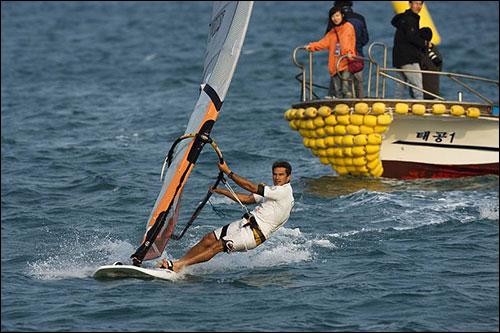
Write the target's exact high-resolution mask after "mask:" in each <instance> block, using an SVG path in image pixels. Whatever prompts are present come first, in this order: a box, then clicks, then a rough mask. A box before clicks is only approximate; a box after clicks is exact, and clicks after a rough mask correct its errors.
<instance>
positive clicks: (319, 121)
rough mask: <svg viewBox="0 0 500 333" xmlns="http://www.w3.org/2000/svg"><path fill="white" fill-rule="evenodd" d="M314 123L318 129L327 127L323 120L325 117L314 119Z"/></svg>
mask: <svg viewBox="0 0 500 333" xmlns="http://www.w3.org/2000/svg"><path fill="white" fill-rule="evenodd" d="M313 122H314V126H316V128H318V127H324V126H325V121H324V120H323V117H321V116H318V117H316V118H314V120H313Z"/></svg>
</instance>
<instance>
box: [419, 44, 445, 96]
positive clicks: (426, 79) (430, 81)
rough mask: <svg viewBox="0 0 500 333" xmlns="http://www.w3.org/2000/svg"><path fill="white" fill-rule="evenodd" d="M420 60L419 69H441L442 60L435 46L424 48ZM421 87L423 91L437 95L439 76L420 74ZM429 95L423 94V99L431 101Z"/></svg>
mask: <svg viewBox="0 0 500 333" xmlns="http://www.w3.org/2000/svg"><path fill="white" fill-rule="evenodd" d="M421 57H422V58H421V59H420V69H422V70H426V71H439V72H440V71H441V69H442V68H443V58H442V56H441V54H440V53H439V51H438V49H437V46H435V45H433V46H432V48H430V49H429V48H426V50H425V51H424V52H423V53H422V55H421ZM422 87H423V88H424V90H427V91H428V92H431V93H433V94H435V95H439V94H440V92H439V90H440V89H439V75H433V74H428V73H422ZM433 98H434V97H432V96H431V95H429V94H426V93H424V99H433Z"/></svg>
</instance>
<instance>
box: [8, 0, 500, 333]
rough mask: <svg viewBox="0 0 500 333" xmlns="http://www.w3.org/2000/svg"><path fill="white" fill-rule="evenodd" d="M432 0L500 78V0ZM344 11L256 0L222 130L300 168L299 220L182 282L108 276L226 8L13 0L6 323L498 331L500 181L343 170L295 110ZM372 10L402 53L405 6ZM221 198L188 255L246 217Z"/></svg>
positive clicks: (231, 149) (203, 178) (241, 158)
mask: <svg viewBox="0 0 500 333" xmlns="http://www.w3.org/2000/svg"><path fill="white" fill-rule="evenodd" d="M426 3H427V4H428V7H429V10H430V11H431V14H432V17H433V20H434V23H435V24H436V26H437V27H438V30H439V32H440V34H441V37H442V39H443V42H442V44H441V45H440V49H441V52H442V53H443V56H444V59H445V70H447V71H451V72H461V73H469V74H475V75H480V76H485V77H488V78H492V79H496V80H498V73H499V68H498V64H499V59H498V54H499V50H498V43H499V37H498V31H499V23H498V22H499V21H498V13H499V10H498V2H486V1H481V2H446V1H436V2H426ZM330 5H331V2H314V1H308V2H257V3H256V4H255V6H254V13H253V16H252V18H251V21H250V26H249V29H248V34H247V39H246V41H245V44H244V47H243V51H242V54H241V57H240V62H239V65H238V67H237V70H236V73H235V75H234V77H233V83H232V85H231V87H230V89H229V92H228V94H227V97H226V101H225V103H224V107H223V110H222V112H221V114H220V117H219V120H218V122H217V123H216V125H215V127H214V130H213V132H212V136H213V138H214V139H215V140H216V141H217V143H218V145H219V146H220V148H221V149H222V151H223V153H224V156H225V158H226V159H227V161H228V163H229V165H230V167H231V168H232V169H233V170H234V171H235V172H237V173H239V174H241V175H243V176H245V177H247V178H249V179H251V180H253V181H255V182H260V181H264V182H267V183H270V182H271V181H272V180H271V170H270V166H271V163H272V162H273V161H274V160H275V159H277V158H285V159H288V160H289V161H290V162H291V163H292V165H293V168H294V173H293V180H292V186H293V188H294V193H295V202H296V204H295V207H294V209H293V211H292V215H291V217H290V220H289V221H288V223H287V224H286V225H285V226H284V227H283V228H282V229H280V230H279V231H278V232H277V233H276V234H275V235H273V237H272V238H271V239H269V240H268V241H266V242H265V243H264V244H263V245H262V246H260V247H258V248H257V249H255V250H253V251H250V252H247V253H236V254H231V255H227V254H220V255H218V256H216V257H215V258H214V259H213V260H212V261H210V262H207V263H204V264H200V265H197V266H192V267H189V268H188V269H187V270H186V272H184V273H183V274H182V275H181V277H180V278H179V279H178V280H176V281H174V282H166V281H158V280H154V281H144V280H136V279H124V280H113V281H97V280H95V279H94V278H93V277H92V274H93V272H94V270H95V269H96V268H97V267H98V266H100V265H103V264H109V263H112V262H114V261H116V260H127V258H128V257H129V256H130V254H131V253H132V252H133V251H134V250H135V248H136V247H137V246H138V245H139V242H140V240H141V238H142V236H143V233H144V230H145V224H146V220H147V218H148V216H149V213H150V210H151V209H152V207H153V204H154V201H155V200H156V197H157V195H158V192H159V190H160V187H161V182H160V180H159V177H160V171H161V164H162V161H163V158H164V157H165V154H166V152H167V151H168V149H169V148H170V145H171V144H172V142H173V141H174V140H175V139H176V138H177V137H178V136H180V135H181V134H182V133H183V132H184V129H185V126H186V124H187V120H188V118H189V115H190V113H191V111H192V109H193V107H194V104H195V102H196V99H197V94H198V88H199V83H200V80H201V74H202V71H203V55H204V52H205V46H206V39H207V26H208V23H209V22H208V21H209V16H210V13H211V4H210V3H209V2H2V3H1V15H2V31H1V34H2V55H1V59H2V68H1V83H2V84H1V103H2V107H1V117H2V118H1V192H2V201H1V226H2V232H1V237H2V238H1V239H2V240H1V257H2V261H1V272H2V277H1V290H2V291H1V308H2V312H1V329H2V331H138V330H143V331H498V329H499V320H498V318H499V315H498V313H499V289H498V288H499V287H498V286H499V273H498V272H499V271H498V267H499V256H498V253H499V243H498V240H499V234H498V230H499V224H498V221H499V217H498V205H499V204H498V193H499V177H498V176H484V177H471V178H463V179H453V180H449V179H444V180H414V181H399V180H393V179H355V178H338V177H336V176H335V175H334V174H333V172H332V170H331V168H329V167H327V166H324V165H322V164H320V162H319V161H318V159H317V158H315V157H313V156H312V155H311V153H310V152H309V151H308V150H307V149H305V148H304V147H303V146H302V143H301V139H300V137H299V135H298V134H297V133H296V132H294V131H292V130H291V129H290V128H289V127H288V124H287V122H286V121H285V120H284V119H283V112H284V111H285V110H286V109H288V108H289V107H290V105H291V104H292V103H295V102H297V101H298V100H299V94H300V86H299V84H298V82H297V81H296V80H295V79H294V76H295V75H296V74H297V73H298V69H297V68H296V67H294V66H293V65H292V62H291V51H292V50H293V48H294V47H296V46H299V45H304V44H305V43H307V42H309V41H312V40H316V39H319V37H320V36H321V34H322V33H323V32H324V29H325V24H326V20H325V16H326V13H327V12H328V9H329V8H330ZM355 9H357V10H359V11H360V12H361V13H362V14H364V15H365V17H366V20H367V23H368V26H369V31H370V37H371V41H375V40H377V41H382V42H384V43H386V44H387V45H388V46H392V44H391V43H392V37H393V33H394V29H393V28H392V27H391V26H390V24H389V22H390V19H391V18H392V16H393V10H392V6H391V4H390V2H388V1H387V2H355ZM317 60H318V65H316V66H315V71H317V74H316V76H317V77H318V80H319V81H321V80H323V82H324V83H326V82H327V77H326V54H324V55H318V56H317ZM323 71H324V72H323ZM446 89H449V93H450V94H451V95H452V96H453V94H454V93H455V92H454V90H453V89H454V88H446ZM485 89H486V90H485V93H486V94H488V96H491V98H495V100H497V101H498V88H497V87H487V88H485ZM446 91H447V92H448V90H446ZM213 155H214V154H213V153H212V152H211V151H210V150H209V149H205V150H204V152H203V153H202V154H201V156H200V160H199V164H198V166H197V167H196V169H195V171H194V172H193V175H192V177H191V178H190V181H189V187H188V188H187V189H186V193H185V198H186V200H187V204H186V205H185V208H186V209H185V214H186V215H187V214H188V213H190V207H192V209H194V207H195V204H196V202H197V201H198V200H200V199H201V198H202V197H203V195H204V193H205V192H206V189H207V188H208V186H209V184H210V183H211V182H212V181H213V179H214V178H215V177H216V175H217V167H216V162H215V161H216V159H215V157H214V156H213ZM211 203H212V205H213V206H214V207H215V208H216V209H217V211H218V213H217V212H216V211H215V210H213V209H212V208H211V206H210V205H207V206H206V207H205V209H204V211H203V212H202V214H201V215H200V217H199V219H198V220H197V221H196V222H195V224H194V225H193V227H192V228H191V229H190V230H189V232H188V233H187V234H186V236H185V237H184V238H183V239H182V240H180V241H178V242H174V241H172V242H171V243H170V244H169V246H168V247H167V255H168V256H171V257H174V258H178V257H180V256H182V255H183V254H184V252H185V251H187V249H188V248H189V247H190V246H192V245H194V244H195V243H196V242H197V240H199V239H200V238H201V237H202V236H203V235H204V234H205V233H207V232H209V231H211V230H212V229H214V228H216V227H219V226H222V225H224V224H226V223H228V222H230V221H232V220H234V219H237V218H239V217H240V215H241V210H240V208H239V206H238V205H237V204H235V203H232V202H231V201H229V200H228V199H225V198H222V197H218V196H214V197H213V198H212V201H211ZM221 212H222V213H223V216H220V213H221ZM181 224H182V222H181Z"/></svg>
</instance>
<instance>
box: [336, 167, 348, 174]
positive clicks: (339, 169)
mask: <svg viewBox="0 0 500 333" xmlns="http://www.w3.org/2000/svg"><path fill="white" fill-rule="evenodd" d="M335 171H337V173H338V174H339V176H345V175H347V174H348V173H349V171H347V168H346V167H345V166H338V167H337V168H335Z"/></svg>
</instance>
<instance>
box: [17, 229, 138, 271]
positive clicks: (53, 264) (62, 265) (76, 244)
mask: <svg viewBox="0 0 500 333" xmlns="http://www.w3.org/2000/svg"><path fill="white" fill-rule="evenodd" d="M81 238H84V240H81ZM133 250H134V247H133V246H132V244H130V243H128V242H126V241H122V240H117V239H113V238H111V237H110V236H109V235H108V236H104V237H102V236H98V235H91V236H88V235H83V236H80V234H79V233H78V234H77V235H76V236H75V235H73V237H69V239H68V240H65V241H64V242H62V243H61V244H59V246H58V247H57V248H53V249H52V250H48V251H47V252H48V253H47V255H45V257H44V258H43V259H39V260H36V261H34V262H28V263H27V271H28V274H29V275H31V276H33V277H34V278H37V279H41V280H58V279H68V278H86V277H89V276H92V274H93V273H94V271H95V269H96V268H97V267H98V266H100V265H105V264H110V263H111V262H112V261H117V260H123V261H125V260H128V257H129V256H130V253H132V252H133Z"/></svg>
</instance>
